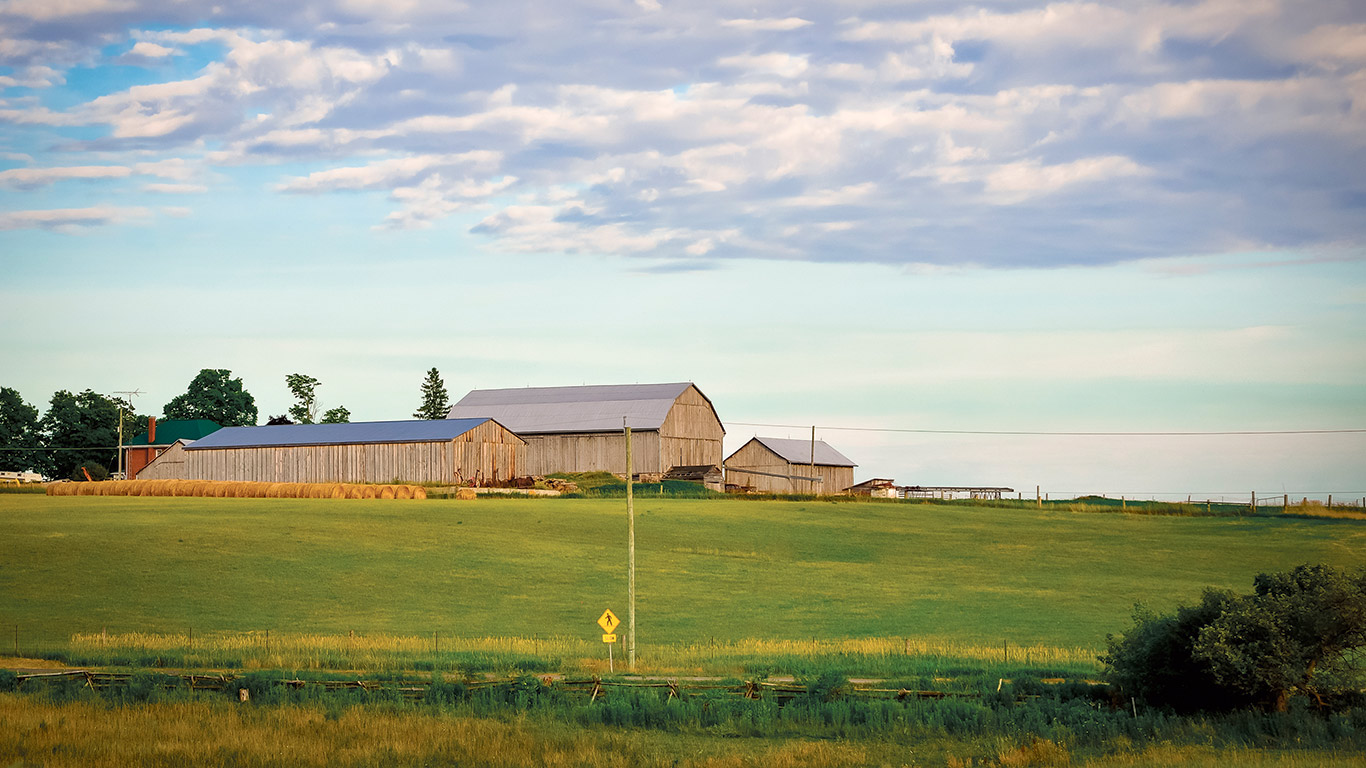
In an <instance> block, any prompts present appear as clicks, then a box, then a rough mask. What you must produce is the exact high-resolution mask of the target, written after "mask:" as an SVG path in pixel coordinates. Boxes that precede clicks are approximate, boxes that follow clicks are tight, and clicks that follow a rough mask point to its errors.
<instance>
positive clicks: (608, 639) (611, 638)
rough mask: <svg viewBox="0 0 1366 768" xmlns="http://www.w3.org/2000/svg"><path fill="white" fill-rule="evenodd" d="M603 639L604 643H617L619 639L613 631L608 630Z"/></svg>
mask: <svg viewBox="0 0 1366 768" xmlns="http://www.w3.org/2000/svg"><path fill="white" fill-rule="evenodd" d="M602 641H603V642H604V643H615V642H616V641H617V636H616V635H614V634H612V633H611V632H608V633H607V634H605V635H603V636H602Z"/></svg>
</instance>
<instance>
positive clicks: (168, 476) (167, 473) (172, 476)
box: [137, 443, 189, 480]
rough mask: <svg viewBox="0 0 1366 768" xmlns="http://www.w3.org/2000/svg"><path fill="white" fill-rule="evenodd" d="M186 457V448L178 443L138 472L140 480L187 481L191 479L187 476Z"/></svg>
mask: <svg viewBox="0 0 1366 768" xmlns="http://www.w3.org/2000/svg"><path fill="white" fill-rule="evenodd" d="M185 455H186V451H185V446H183V445H181V444H180V443H176V444H174V445H172V446H171V447H170V448H167V449H166V450H165V451H162V453H161V455H160V456H158V457H156V458H155V459H153V460H152V461H150V462H148V464H147V466H145V467H143V468H142V469H140V470H138V472H137V477H138V479H139V480H185V479H187V478H188V477H189V476H188V475H186V474H185V472H186V467H185Z"/></svg>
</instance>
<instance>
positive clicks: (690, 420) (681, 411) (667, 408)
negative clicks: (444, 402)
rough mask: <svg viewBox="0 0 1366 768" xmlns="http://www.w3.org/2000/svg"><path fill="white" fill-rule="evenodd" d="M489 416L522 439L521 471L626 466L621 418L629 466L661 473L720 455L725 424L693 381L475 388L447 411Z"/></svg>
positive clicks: (620, 468)
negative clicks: (626, 432)
mask: <svg viewBox="0 0 1366 768" xmlns="http://www.w3.org/2000/svg"><path fill="white" fill-rule="evenodd" d="M474 417H483V418H490V419H496V420H497V421H498V422H499V423H501V424H503V425H505V426H506V427H507V428H508V429H510V430H512V431H513V432H515V433H516V434H517V436H518V437H521V438H522V439H523V440H525V441H526V472H525V474H530V475H548V474H551V473H554V472H612V473H614V474H618V475H624V474H625V473H626V438H625V436H624V435H623V434H622V425H623V420H624V423H625V424H627V425H629V426H630V427H631V462H632V470H633V471H634V472H635V473H637V474H657V475H662V474H664V473H666V472H668V471H669V470H670V469H672V468H673V467H680V466H701V465H707V464H718V465H719V464H720V463H721V438H722V437H724V436H725V433H726V431H725V429H723V428H722V427H721V419H720V418H719V417H717V415H716V409H715V408H713V407H712V404H711V401H710V400H708V399H707V396H706V395H704V394H702V391H701V390H699V389H698V388H697V386H696V385H695V384H692V383H687V382H685V383H678V384H623V385H598V386H583V387H526V388H522V389H476V390H474V391H472V392H470V393H469V394H467V395H465V396H464V397H462V398H460V402H458V403H456V404H455V405H454V406H452V407H451V410H450V418H453V419H454V418H474Z"/></svg>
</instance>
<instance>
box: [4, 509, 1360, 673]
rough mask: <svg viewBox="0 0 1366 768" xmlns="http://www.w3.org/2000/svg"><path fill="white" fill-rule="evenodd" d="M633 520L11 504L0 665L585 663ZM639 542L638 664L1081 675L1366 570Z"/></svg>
mask: <svg viewBox="0 0 1366 768" xmlns="http://www.w3.org/2000/svg"><path fill="white" fill-rule="evenodd" d="M624 517H625V515H624V509H623V505H622V503H621V502H620V501H617V500H609V499H480V500H478V501H473V502H457V501H433V500H429V501H384V502H366V501H359V500H355V501H352V500H346V501H333V500H310V499H198V498H146V497H138V498H119V497H57V498H53V497H41V496H30V495H4V496H0V541H3V542H4V547H3V550H0V594H2V595H4V597H5V600H4V602H3V604H2V605H0V648H4V649H5V650H6V651H12V650H13V648H11V647H7V646H10V645H12V640H13V638H12V637H11V635H12V634H13V632H14V630H15V628H16V627H17V629H18V635H19V637H18V639H19V645H20V650H21V651H23V650H24V649H25V647H29V648H41V647H44V646H50V645H52V644H65V643H67V642H68V641H69V640H70V639H71V638H72V637H73V636H76V635H84V636H85V639H84V640H83V641H82V642H85V643H87V644H95V643H98V642H99V641H96V640H93V639H92V636H94V635H100V636H101V638H103V637H105V635H104V634H102V633H110V634H114V635H119V634H123V633H144V634H151V635H188V634H189V633H190V632H194V633H197V634H198V635H199V636H200V637H201V638H204V639H208V638H209V637H212V636H214V635H215V634H218V635H222V634H223V633H255V634H254V635H248V638H249V641H247V642H249V643H261V642H264V633H265V632H266V631H270V632H272V633H274V634H275V635H276V637H277V642H279V638H281V637H282V636H296V637H298V636H309V635H313V636H325V637H328V638H331V639H330V640H328V642H330V643H334V644H335V643H340V642H343V641H346V642H350V643H355V640H353V639H351V637H350V633H352V632H355V633H357V634H358V635H360V636H361V637H367V636H374V635H389V636H398V637H406V638H411V640H409V641H408V642H409V643H411V644H416V645H417V646H420V645H422V644H424V643H427V642H428V641H431V642H432V643H433V650H434V646H435V643H436V642H439V639H438V638H440V637H445V638H447V640H446V642H447V643H452V644H454V643H456V642H457V641H458V640H459V639H462V638H463V639H466V640H467V642H482V643H486V644H491V645H492V648H491V650H499V645H500V644H505V646H506V647H505V648H503V649H502V650H505V651H509V652H512V651H515V652H517V653H523V652H525V651H526V650H528V647H527V646H530V649H531V650H532V651H533V652H536V651H539V649H540V646H541V645H542V643H544V644H545V646H546V647H547V648H553V647H555V646H554V643H561V644H569V645H574V647H576V648H577V647H584V648H586V649H587V650H586V651H585V652H586V653H587V654H589V655H591V654H593V653H595V652H599V653H600V652H601V644H600V643H597V639H598V635H599V634H600V630H599V629H598V628H597V626H596V624H595V623H594V622H595V620H596V619H597V617H598V615H599V614H600V613H601V612H602V610H603V609H604V608H608V607H610V608H612V609H613V610H614V611H615V612H616V613H617V614H618V615H621V616H623V617H624V616H625V611H626V605H625V593H626V585H625V546H624V538H625V520H624ZM636 527H637V610H638V616H639V618H638V633H639V652H640V657H641V659H642V661H643V662H645V663H649V660H650V658H651V655H652V653H656V652H657V651H659V649H661V648H664V647H670V648H684V647H691V648H693V649H694V651H693V652H694V654H695V655H696V656H698V657H699V658H700V657H702V656H703V655H705V654H706V653H707V652H709V651H710V652H712V653H714V650H712V649H714V647H716V645H722V646H724V645H725V644H735V643H743V642H745V641H747V640H752V639H760V640H763V641H765V642H767V641H783V642H785V643H786V645H785V646H782V647H783V648H787V649H789V650H790V651H792V652H794V653H796V654H797V655H801V654H802V653H805V652H806V651H805V650H804V649H806V648H807V647H808V644H809V647H810V648H811V649H812V650H813V651H822V650H823V651H824V652H825V653H830V652H835V653H839V652H840V647H842V646H839V643H846V644H847V643H849V642H867V641H868V640H867V639H880V640H878V641H877V642H880V643H882V645H881V646H878V647H879V648H884V649H886V650H885V652H886V653H894V652H895V650H896V648H897V647H898V646H900V645H902V644H904V643H905V642H906V641H905V638H910V639H912V640H913V641H914V642H916V643H926V644H931V645H934V646H935V647H940V648H943V647H961V648H971V649H977V650H976V651H974V652H976V653H979V654H986V653H990V652H994V650H990V649H996V650H999V649H1000V648H1001V645H1002V643H1003V642H1004V643H1008V644H1009V646H1011V647H1015V648H1020V647H1022V646H1036V647H1039V648H1041V649H1042V648H1045V647H1052V648H1061V649H1080V651H1077V652H1076V653H1077V654H1080V655H1082V656H1085V655H1086V654H1088V653H1089V652H1090V651H1091V650H1093V649H1098V648H1100V647H1101V646H1102V645H1103V641H1104V636H1105V634H1106V633H1107V632H1117V631H1122V630H1123V629H1125V628H1126V627H1127V625H1128V615H1129V613H1130V610H1131V607H1132V605H1133V603H1134V602H1136V601H1140V600H1142V601H1146V602H1148V603H1149V604H1151V605H1153V606H1154V607H1156V608H1158V609H1167V608H1170V607H1171V606H1173V605H1175V604H1176V603H1178V602H1191V601H1194V600H1195V599H1197V597H1198V595H1199V591H1200V589H1201V588H1203V587H1204V586H1207V585H1209V586H1218V587H1229V588H1233V589H1238V590H1243V591H1246V590H1247V589H1248V588H1249V587H1250V584H1251V579H1252V576H1253V575H1254V574H1256V573H1257V572H1259V571H1266V570H1273V569H1281V568H1286V567H1288V566H1291V565H1294V564H1297V563H1301V562H1325V563H1331V564H1336V565H1354V564H1357V563H1360V562H1362V561H1366V528H1364V527H1362V525H1361V524H1360V523H1359V522H1356V521H1350V520H1330V519H1324V520H1315V519H1303V518H1299V519H1276V518H1269V517H1268V518H1262V517H1258V518H1217V517H1214V518H1201V517H1164V516H1146V515H1145V516H1139V515H1121V514H1093V513H1072V512H1066V511H1061V510H1047V509H1046V510H1043V511H1036V510H1019V509H986V508H975V507H942V506H929V505H912V504H896V503H835V502H829V501H807V502H777V501H774V502H769V501H740V500H728V499H723V500H690V499H668V498H665V499H651V498H649V497H648V496H645V497H642V498H641V499H639V501H638V502H637V526H636ZM518 638H520V640H518ZM473 639H478V640H473ZM519 642H522V643H524V645H518V643H519ZM575 644H578V645H575ZM823 644H825V645H824V648H823ZM830 644H834V645H830ZM449 647H450V648H455V646H454V645H451V646H449ZM566 647H567V646H566ZM744 648H750V649H753V650H760V649H761V646H760V644H758V643H750V644H748V645H745V646H744ZM773 650H775V649H774V648H769V649H767V651H773ZM767 651H765V652H767ZM418 652H419V653H420V648H419V649H418ZM882 652H883V651H877V652H875V653H874V654H873V655H878V654H879V653H882ZM965 652H966V651H965ZM565 653H572V652H565ZM1040 653H1042V651H1040ZM1065 653H1066V652H1065ZM560 655H564V654H560ZM770 655H772V656H778V657H780V656H782V655H783V653H782V652H781V649H779V650H778V652H776V653H771V654H770Z"/></svg>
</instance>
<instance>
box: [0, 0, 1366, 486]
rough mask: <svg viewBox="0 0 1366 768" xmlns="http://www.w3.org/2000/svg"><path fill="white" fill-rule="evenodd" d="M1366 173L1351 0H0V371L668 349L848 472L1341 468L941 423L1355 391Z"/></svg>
mask: <svg viewBox="0 0 1366 768" xmlns="http://www.w3.org/2000/svg"><path fill="white" fill-rule="evenodd" d="M1363 171H1366V6H1362V5H1361V4H1360V3H1355V2H1347V1H1346V0H1343V1H1337V0H1302V1H1301V2H1295V3H1291V2H1288V0H1189V1H1183V2H1122V3H1069V2H1054V3H1047V4H1045V3H1039V2H1030V1H1029V0H1017V1H1015V2H1008V3H1007V2H998V3H990V2H988V3H981V4H975V5H965V4H961V3H947V2H932V1H931V2H915V3H907V2H896V3H880V2H846V3H836V2H820V3H803V2H786V3H781V4H778V3H764V2H758V3H756V2H748V3H727V2H716V3H706V2H695V3H666V2H663V1H662V0H636V2H616V1H608V0H599V1H597V2H577V3H570V2H545V3H541V2H506V3H496V4H469V5H462V4H459V3H433V2H427V1H425V0H384V2H375V1H374V0H339V1H338V2H300V3H288V4H279V3H273V2H272V3H266V2H251V1H247V2H239V3H231V4H222V5H218V4H214V3H207V2H202V1H201V0H179V1H177V2H170V3H168V2H164V0H156V1H155V2H151V1H144V0H0V274H2V276H0V327H2V328H3V329H4V333H3V334H0V361H3V362H0V385H3V386H9V387H13V388H15V389H18V390H19V391H20V392H21V394H22V395H23V396H24V398H25V399H26V400H27V401H28V402H30V403H32V404H34V405H36V406H38V407H39V408H40V409H43V408H45V407H46V404H47V401H48V400H49V398H50V397H51V395H52V393H53V392H55V391H57V390H59V389H66V390H71V391H80V390H83V389H86V388H91V389H94V390H96V391H99V392H103V393H111V392H116V391H126V390H133V389H137V390H140V391H142V392H143V393H145V394H142V395H140V396H139V397H138V398H137V399H136V401H135V403H136V406H137V409H138V410H139V412H143V413H159V412H160V409H161V406H162V405H164V404H165V403H166V402H168V401H169V400H170V399H171V398H173V397H174V396H176V395H178V394H180V393H182V392H184V391H185V387H186V386H187V385H188V383H189V381H190V380H191V379H192V378H193V377H194V375H195V374H196V373H197V372H198V371H199V370H200V369H201V368H227V369H230V370H231V371H232V372H233V374H234V375H235V376H240V377H242V379H243V381H244V382H245V384H246V387H247V389H248V390H249V391H250V392H251V393H252V394H253V395H254V396H255V397H256V400H257V403H258V406H259V408H260V411H261V414H262V417H263V419H264V417H265V416H266V415H269V414H277V413H283V412H284V411H285V410H286V409H287V408H288V406H289V405H290V398H289V393H288V391H287V390H286V388H285V385H284V377H285V375H286V374H289V373H295V372H299V373H306V374H309V375H312V376H314V377H316V378H318V379H320V380H321V381H322V386H321V387H320V388H319V391H318V392H319V396H320V399H321V401H322V405H323V408H324V409H326V408H330V407H333V406H336V405H344V406H346V407H347V408H348V409H349V410H350V411H351V413H352V418H353V420H358V421H360V420H383V419H397V418H407V417H409V416H410V415H411V413H412V412H413V410H415V409H416V408H417V406H418V402H419V387H420V384H421V380H422V377H423V374H424V373H425V372H426V371H427V369H429V368H432V367H436V368H438V369H439V370H440V371H441V373H442V375H443V377H444V379H445V381H446V384H447V386H448V388H449V390H450V392H451V395H452V399H458V398H459V397H460V396H461V395H463V394H464V393H465V392H466V391H468V390H470V389H474V388H492V387H514V386H556V385H570V384H619V383H636V382H640V383H646V382H665V381H693V382H696V383H697V384H698V385H699V387H700V388H701V389H702V391H703V392H705V393H706V394H707V395H708V396H709V397H710V398H711V400H712V401H713V403H714V404H715V406H716V408H717V411H718V413H719V415H720V417H721V419H722V420H723V422H725V423H726V425H727V441H726V450H727V452H730V451H733V450H735V449H737V448H738V447H739V446H740V445H741V444H743V442H745V441H746V440H748V439H749V438H750V437H752V436H754V435H768V436H775V437H806V436H809V434H810V428H811V426H812V425H816V426H817V435H818V436H819V437H821V438H822V439H825V440H827V441H828V442H830V443H831V444H832V445H834V446H835V447H836V448H838V449H839V450H841V451H843V452H844V453H845V454H846V455H848V456H849V457H850V458H851V459H853V460H854V461H855V462H857V463H858V464H859V469H858V471H857V477H858V479H866V478H868V477H887V478H894V479H895V480H897V482H899V483H903V484H921V485H960V484H967V485H993V486H997V485H999V486H1009V487H1013V488H1016V489H1017V490H1018V491H1019V492H1021V493H1023V494H1024V495H1025V496H1028V495H1030V494H1032V493H1033V492H1034V489H1035V487H1036V486H1038V487H1040V488H1041V489H1042V491H1044V492H1049V493H1053V494H1058V495H1074V494H1083V493H1107V494H1110V495H1121V494H1123V495H1128V496H1130V497H1149V496H1157V497H1165V498H1180V497H1184V496H1186V495H1188V494H1190V495H1193V496H1194V497H1196V498H1203V497H1214V498H1220V497H1230V498H1232V497H1234V496H1237V495H1243V496H1244V497H1245V496H1246V494H1247V493H1249V492H1251V491H1253V490H1256V491H1258V492H1259V494H1261V495H1267V494H1272V493H1276V494H1281V493H1284V494H1301V495H1307V496H1319V497H1322V496H1323V495H1325V494H1327V493H1335V494H1337V496H1336V498H1337V499H1340V500H1341V499H1348V498H1353V497H1363V498H1366V460H1363V459H1362V457H1363V456H1366V433H1363V432H1360V431H1357V432H1341V431H1339V432H1336V433H1331V434H1324V433H1319V434H1280V435H1247V434H1244V435H1183V436H1157V435H1126V436H1119V435H1109V436H1076V435H1071V436H1067V435H1047V436H1043V435H999V434H998V435H982V434H957V433H961V432H1252V431H1305V430H1354V429H1355V430H1362V429H1366V384H1363V382H1364V381H1366V181H1363V178H1364V177H1366V174H1363ZM870 430H883V431H870ZM916 430H919V431H916Z"/></svg>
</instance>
